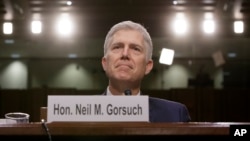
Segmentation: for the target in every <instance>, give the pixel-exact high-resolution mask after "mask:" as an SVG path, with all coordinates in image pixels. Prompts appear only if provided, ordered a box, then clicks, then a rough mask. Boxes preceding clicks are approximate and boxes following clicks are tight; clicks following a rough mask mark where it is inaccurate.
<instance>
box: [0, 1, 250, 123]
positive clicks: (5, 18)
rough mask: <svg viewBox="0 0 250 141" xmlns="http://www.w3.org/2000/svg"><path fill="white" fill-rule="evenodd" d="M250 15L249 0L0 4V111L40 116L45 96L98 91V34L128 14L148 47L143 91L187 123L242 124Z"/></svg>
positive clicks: (249, 94)
mask: <svg viewBox="0 0 250 141" xmlns="http://www.w3.org/2000/svg"><path fill="white" fill-rule="evenodd" d="M249 18H250V1H248V0H119V1H118V0H71V1H67V0H0V20H1V24H2V25H1V28H0V116H1V117H3V116H4V114H5V113H7V112H14V111H22V112H27V113H29V114H30V115H31V121H39V118H40V107H44V106H46V105H47V96H48V95H89V94H101V93H103V92H104V90H105V89H106V87H107V84H108V79H107V78H106V76H105V73H104V71H103V69H102V67H101V58H102V55H103V43H104V39H105V36H106V33H107V32H108V31H109V29H110V28H111V26H113V25H114V24H116V23H118V22H120V21H124V20H132V21H135V22H139V23H141V24H142V25H144V26H145V27H146V28H147V30H148V31H149V33H150V35H151V37H152V40H153V46H154V52H153V60H154V69H153V70H152V72H151V73H150V74H149V75H147V76H146V77H145V79H144V81H143V83H142V92H143V93H144V94H147V95H150V96H155V97H160V98H165V99H170V100H175V101H179V102H182V103H184V104H186V105H187V107H188V109H189V111H190V114H191V116H192V120H193V121H250V109H249V107H250V104H249V103H250V91H249V88H248V87H249V86H250V74H249V72H250V61H249V60H250V39H249V38H250V28H249V23H250V19H249ZM164 53H167V54H164Z"/></svg>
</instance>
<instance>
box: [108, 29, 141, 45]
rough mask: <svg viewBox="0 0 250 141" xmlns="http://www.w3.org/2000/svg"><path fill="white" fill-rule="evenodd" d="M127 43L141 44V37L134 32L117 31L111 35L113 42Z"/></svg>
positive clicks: (138, 33)
mask: <svg viewBox="0 0 250 141" xmlns="http://www.w3.org/2000/svg"><path fill="white" fill-rule="evenodd" d="M117 41H128V42H133V43H139V44H142V42H143V35H142V34H141V33H140V32H139V31H136V30H119V31H117V32H116V33H115V34H114V35H113V42H117Z"/></svg>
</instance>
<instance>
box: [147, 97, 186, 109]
mask: <svg viewBox="0 0 250 141" xmlns="http://www.w3.org/2000/svg"><path fill="white" fill-rule="evenodd" d="M149 103H150V104H153V105H156V106H157V105H158V106H168V107H169V106H170V107H171V108H173V107H176V108H183V107H186V106H185V105H184V104H182V103H179V102H176V101H171V100H167V99H161V98H156V97H149Z"/></svg>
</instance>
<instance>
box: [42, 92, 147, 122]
mask: <svg viewBox="0 0 250 141" xmlns="http://www.w3.org/2000/svg"><path fill="white" fill-rule="evenodd" d="M47 121H48V122H53V121H64V122H65V121H70V122H74V121H76V122H84V121H91V122H106V121H108V122H148V121H149V104H148V96H104V95H103V96H99V95H98V96H97V95H85V96H76V95H74V96H72V95H70V96H69V95H66V96H65V95H64V96H61V95H56V96H52V95H50V96H48V105H47Z"/></svg>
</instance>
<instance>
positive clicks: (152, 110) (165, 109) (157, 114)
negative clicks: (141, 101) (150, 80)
mask: <svg viewBox="0 0 250 141" xmlns="http://www.w3.org/2000/svg"><path fill="white" fill-rule="evenodd" d="M190 120H191V118H190V115H189V112H188V109H187V107H186V106H185V105H184V104H181V103H178V102H174V101H170V100H166V99H160V98H153V97H149V121H150V122H188V121H190Z"/></svg>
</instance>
